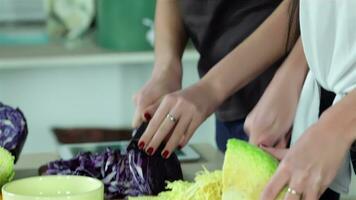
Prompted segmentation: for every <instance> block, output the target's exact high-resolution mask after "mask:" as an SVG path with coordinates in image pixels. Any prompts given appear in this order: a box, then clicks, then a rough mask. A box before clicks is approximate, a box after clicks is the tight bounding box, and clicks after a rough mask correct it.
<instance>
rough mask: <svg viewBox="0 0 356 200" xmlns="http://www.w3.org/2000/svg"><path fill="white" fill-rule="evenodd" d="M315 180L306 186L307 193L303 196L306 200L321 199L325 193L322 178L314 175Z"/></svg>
mask: <svg viewBox="0 0 356 200" xmlns="http://www.w3.org/2000/svg"><path fill="white" fill-rule="evenodd" d="M312 178H313V179H312V180H311V181H309V183H307V184H306V187H305V188H306V192H305V193H304V194H303V199H304V200H315V199H319V198H320V196H321V194H322V193H321V192H322V191H323V189H322V187H321V182H322V176H317V175H315V174H314V175H313V177H312Z"/></svg>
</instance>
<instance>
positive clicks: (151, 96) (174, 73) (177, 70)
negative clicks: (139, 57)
mask: <svg viewBox="0 0 356 200" xmlns="http://www.w3.org/2000/svg"><path fill="white" fill-rule="evenodd" d="M160 67H167V68H169V67H171V69H165V70H159V69H158V68H160ZM154 68H155V70H154V72H153V75H152V77H151V79H150V80H149V81H148V82H147V83H146V84H145V85H144V86H143V87H142V88H141V89H140V90H139V91H138V92H137V93H136V94H135V95H134V97H133V101H134V104H135V107H136V111H135V114H134V118H133V121H132V127H133V128H137V127H138V126H140V124H141V123H142V122H144V121H145V122H148V121H150V120H151V118H152V117H153V115H154V113H155V112H156V110H157V108H158V106H159V104H160V102H161V100H162V98H163V96H164V95H167V94H169V93H172V92H175V91H177V90H180V89H181V85H182V83H181V82H182V81H181V80H182V75H181V70H182V69H181V63H180V62H179V63H175V64H172V63H169V64H167V65H163V64H162V65H158V64H157V65H156V66H154ZM156 68H157V70H156Z"/></svg>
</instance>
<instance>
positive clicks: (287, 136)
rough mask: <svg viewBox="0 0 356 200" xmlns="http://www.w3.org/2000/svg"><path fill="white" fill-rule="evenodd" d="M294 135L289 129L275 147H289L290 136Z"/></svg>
mask: <svg viewBox="0 0 356 200" xmlns="http://www.w3.org/2000/svg"><path fill="white" fill-rule="evenodd" d="M291 136H292V133H291V131H288V132H287V133H286V134H285V136H284V137H283V138H281V139H280V140H279V141H278V142H277V143H276V144H275V145H274V147H275V148H278V149H282V148H287V147H288V145H289V141H290V138H291Z"/></svg>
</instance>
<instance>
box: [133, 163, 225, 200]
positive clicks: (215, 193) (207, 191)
mask: <svg viewBox="0 0 356 200" xmlns="http://www.w3.org/2000/svg"><path fill="white" fill-rule="evenodd" d="M221 184H222V172H221V171H214V172H209V171H208V170H206V169H204V170H203V171H201V172H198V174H197V176H196V177H195V179H194V182H188V181H174V182H169V183H168V184H167V187H166V189H167V190H168V191H164V192H161V193H160V194H159V195H158V196H155V197H154V196H143V197H130V198H129V200H167V199H169V200H220V199H221V189H222V185H221Z"/></svg>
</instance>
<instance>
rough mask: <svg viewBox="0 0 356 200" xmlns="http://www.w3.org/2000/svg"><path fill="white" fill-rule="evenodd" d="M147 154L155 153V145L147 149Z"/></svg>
mask: <svg viewBox="0 0 356 200" xmlns="http://www.w3.org/2000/svg"><path fill="white" fill-rule="evenodd" d="M147 154H148V155H150V156H152V155H153V147H150V148H148V149H147Z"/></svg>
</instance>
